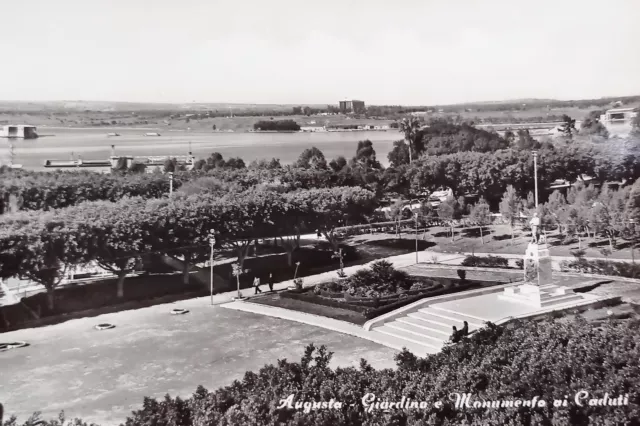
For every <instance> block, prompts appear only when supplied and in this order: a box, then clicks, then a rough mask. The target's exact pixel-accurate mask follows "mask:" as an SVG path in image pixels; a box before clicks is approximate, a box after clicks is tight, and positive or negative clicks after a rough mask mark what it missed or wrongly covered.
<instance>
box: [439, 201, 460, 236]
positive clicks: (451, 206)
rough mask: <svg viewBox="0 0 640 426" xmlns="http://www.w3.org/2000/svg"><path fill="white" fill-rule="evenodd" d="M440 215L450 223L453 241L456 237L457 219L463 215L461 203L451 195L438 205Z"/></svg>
mask: <svg viewBox="0 0 640 426" xmlns="http://www.w3.org/2000/svg"><path fill="white" fill-rule="evenodd" d="M438 217H439V218H440V219H442V220H443V221H444V222H446V223H448V224H449V228H450V229H451V241H453V239H454V235H455V234H454V227H455V225H456V221H457V220H458V219H460V218H461V217H462V209H461V205H460V203H459V202H458V200H456V199H455V198H454V197H452V196H449V197H447V198H446V199H445V200H444V201H443V202H441V203H440V204H439V205H438Z"/></svg>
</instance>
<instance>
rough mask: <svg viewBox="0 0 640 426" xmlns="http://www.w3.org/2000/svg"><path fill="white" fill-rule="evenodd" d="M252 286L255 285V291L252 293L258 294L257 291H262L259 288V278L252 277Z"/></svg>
mask: <svg viewBox="0 0 640 426" xmlns="http://www.w3.org/2000/svg"><path fill="white" fill-rule="evenodd" d="M253 286H254V287H255V289H256V291H255V293H254V294H258V293H262V290H260V278H258V277H255V278H254V279H253Z"/></svg>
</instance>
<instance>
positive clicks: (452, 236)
mask: <svg viewBox="0 0 640 426" xmlns="http://www.w3.org/2000/svg"><path fill="white" fill-rule="evenodd" d="M454 238H455V235H454V233H453V225H451V242H453V241H454Z"/></svg>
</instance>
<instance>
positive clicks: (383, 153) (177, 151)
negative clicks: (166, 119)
mask: <svg viewBox="0 0 640 426" xmlns="http://www.w3.org/2000/svg"><path fill="white" fill-rule="evenodd" d="M152 131H154V129H148V130H147V129H142V130H141V129H122V130H119V129H104V128H102V129H62V128H61V129H55V128H46V127H39V128H38V133H39V134H40V135H41V136H42V137H40V138H39V139H36V140H21V139H17V140H15V143H14V147H15V148H14V163H15V164H22V165H23V167H24V168H28V169H37V170H43V169H44V167H43V164H44V161H45V160H69V159H70V158H71V155H72V153H73V154H74V155H75V156H76V158H77V156H78V155H80V156H81V157H82V159H83V160H103V159H107V158H108V157H109V156H110V155H111V145H115V146H116V154H122V155H154V156H163V155H186V154H187V152H188V151H189V146H191V152H193V154H194V155H195V156H196V157H197V158H205V157H208V156H209V154H211V153H212V152H215V151H217V152H220V153H221V154H222V155H223V156H224V157H225V158H228V157H240V158H242V159H243V160H244V161H245V162H246V163H247V164H248V163H249V162H250V161H252V160H255V159H260V158H269V159H270V158H272V157H275V158H279V159H280V161H281V162H282V163H283V164H285V163H291V162H293V161H295V160H296V159H297V158H298V156H299V155H300V153H301V152H302V151H303V150H304V149H305V148H310V147H312V146H316V147H317V148H319V149H320V150H321V151H322V152H323V153H324V155H325V157H326V158H327V161H329V160H331V159H332V158H335V157H337V156H340V155H343V156H345V157H346V158H351V157H352V156H353V155H354V154H355V151H356V145H357V142H358V141H360V140H365V139H369V140H371V141H372V142H373V146H374V148H375V150H376V153H377V157H378V159H379V160H380V161H381V162H382V163H383V164H384V165H387V164H388V161H387V153H388V152H389V151H390V150H391V148H392V147H393V141H395V140H398V139H402V135H401V134H400V133H399V132H397V131H387V132H326V133H196V132H187V131H167V129H158V130H157V131H158V132H159V133H160V134H161V135H162V136H159V137H153V136H143V135H144V133H145V132H152ZM109 132H117V133H119V134H120V136H119V137H108V136H107V133H109ZM189 142H190V143H191V144H189ZM0 144H1V146H2V149H1V153H0V161H2V163H5V162H6V158H7V153H8V148H7V146H8V144H7V141H6V139H5V140H0Z"/></svg>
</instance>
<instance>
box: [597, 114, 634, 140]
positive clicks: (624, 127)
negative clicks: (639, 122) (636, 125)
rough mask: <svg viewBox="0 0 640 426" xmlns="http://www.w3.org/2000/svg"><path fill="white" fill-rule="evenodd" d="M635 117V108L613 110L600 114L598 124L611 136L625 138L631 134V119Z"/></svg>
mask: <svg viewBox="0 0 640 426" xmlns="http://www.w3.org/2000/svg"><path fill="white" fill-rule="evenodd" d="M637 115H638V109H637V108H615V109H610V110H608V111H606V112H605V113H604V114H602V115H601V116H600V122H601V123H602V124H604V126H605V127H606V128H607V130H608V131H609V133H610V134H611V135H612V136H626V135H628V134H629V133H630V132H631V129H632V127H633V119H634V118H636V116H637Z"/></svg>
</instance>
